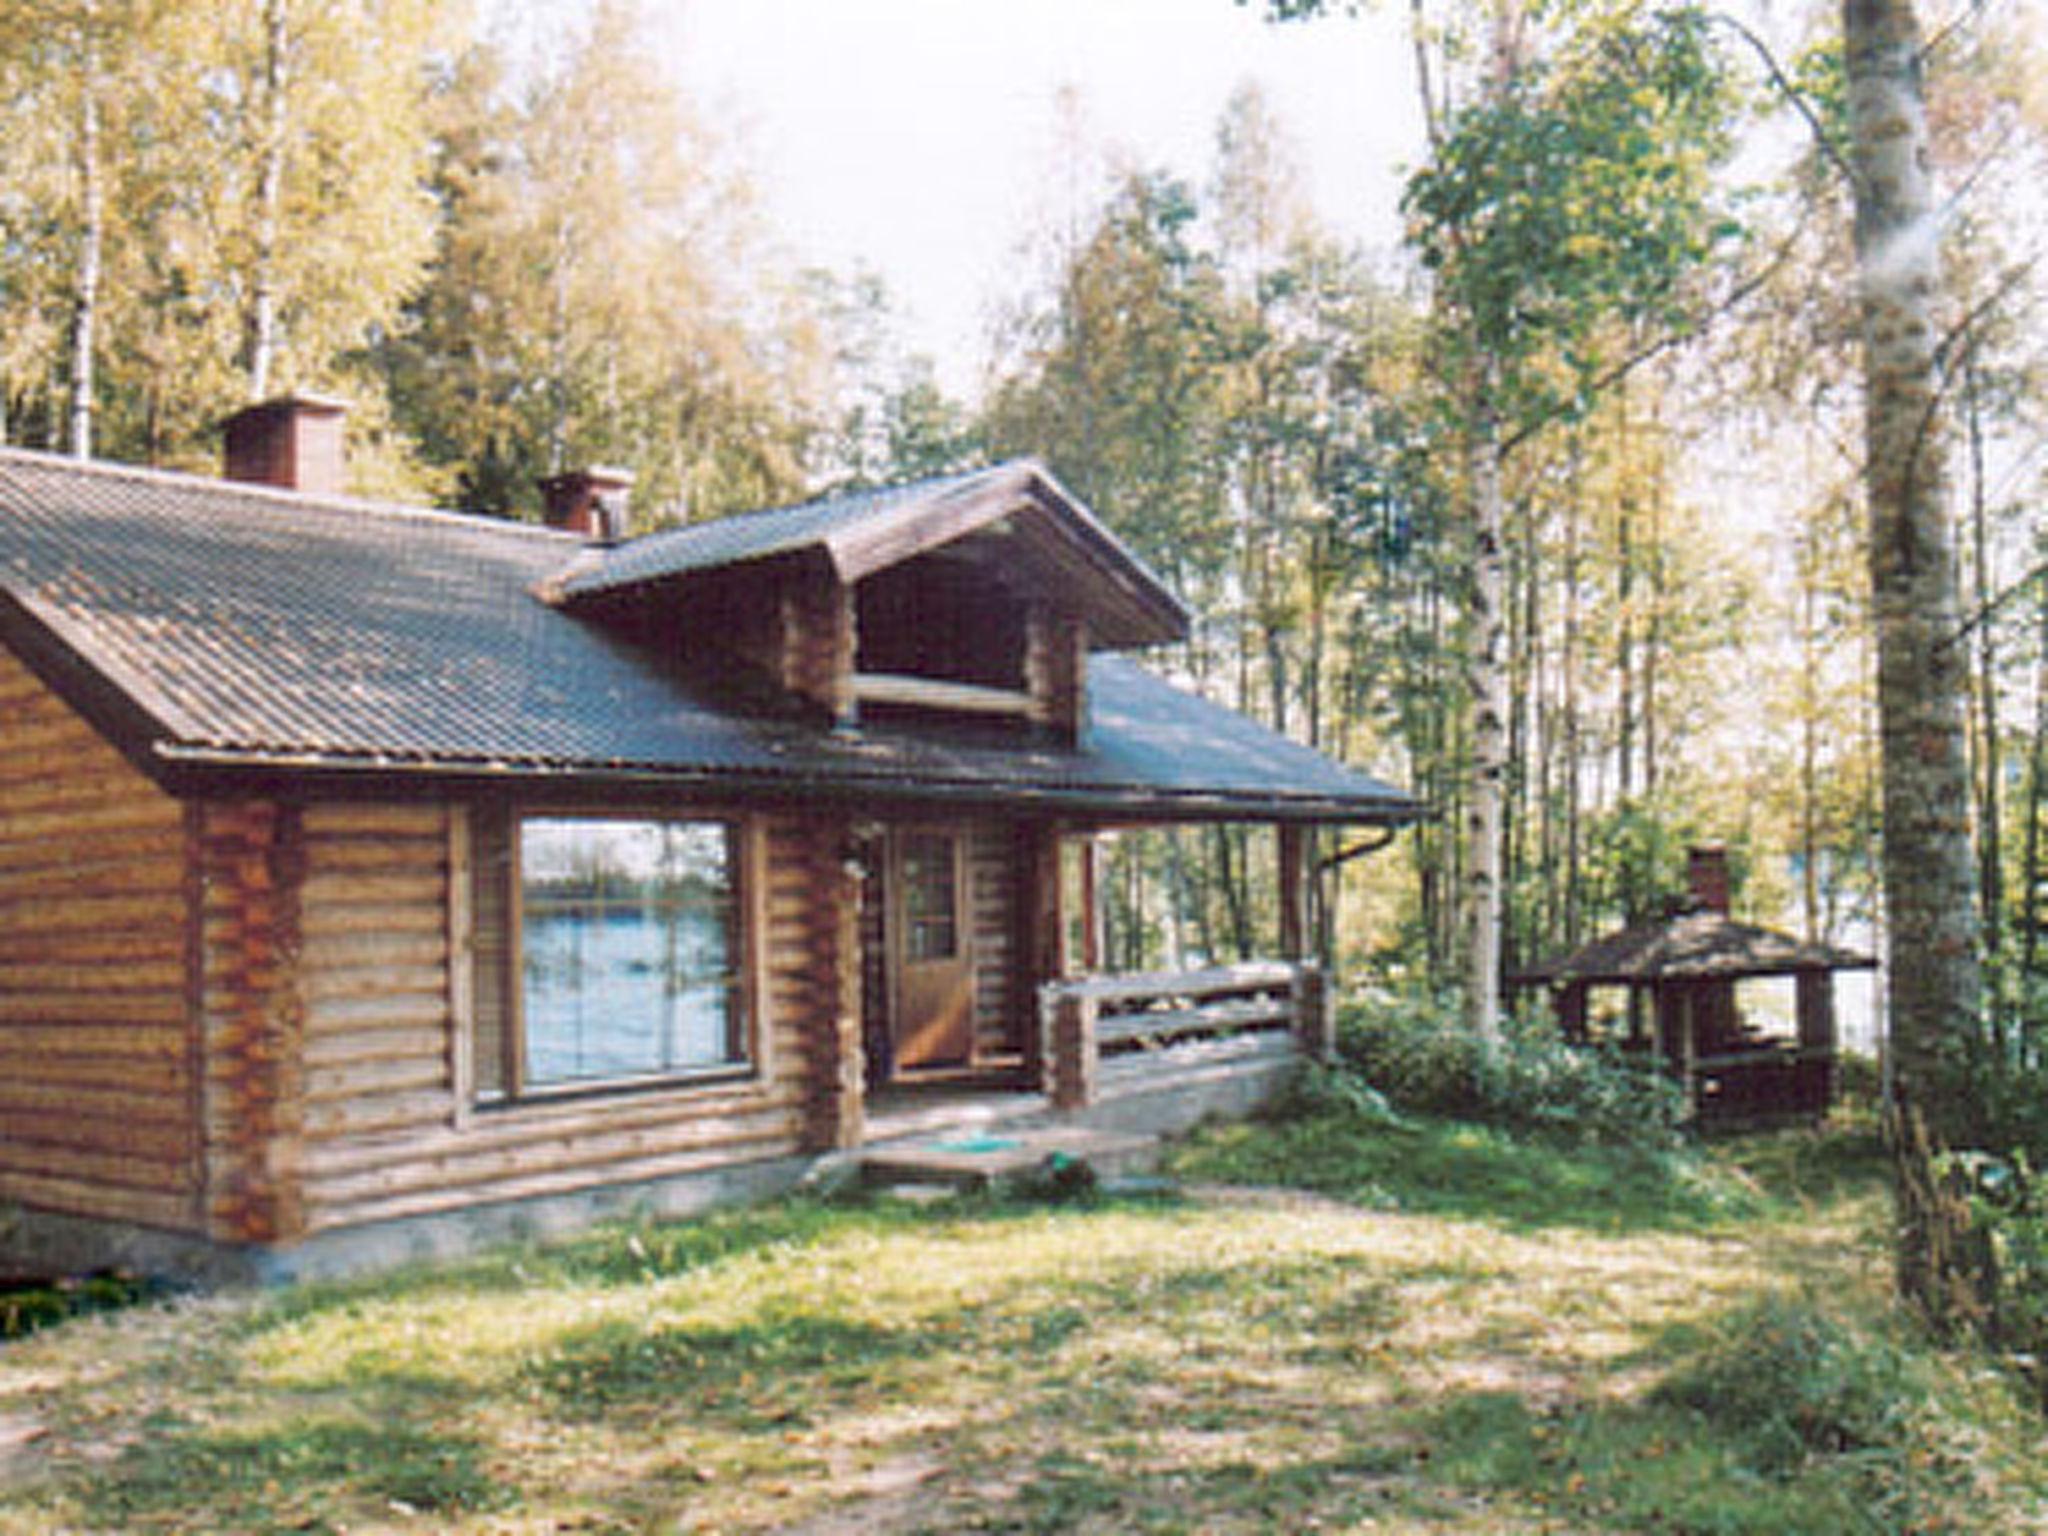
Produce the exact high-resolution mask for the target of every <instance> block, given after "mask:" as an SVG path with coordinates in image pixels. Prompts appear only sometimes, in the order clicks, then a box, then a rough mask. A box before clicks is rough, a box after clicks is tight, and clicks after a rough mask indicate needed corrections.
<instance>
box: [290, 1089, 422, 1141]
mask: <svg viewBox="0 0 2048 1536" xmlns="http://www.w3.org/2000/svg"><path fill="white" fill-rule="evenodd" d="M454 1107H455V1106H454V1101H453V1100H452V1099H450V1098H449V1096H448V1095H447V1094H446V1093H440V1092H415V1093H380V1094H375V1095H370V1096H365V1097H355V1098H345V1099H338V1100H322V1101H320V1102H318V1103H309V1104H307V1106H306V1110H305V1117H304V1122H303V1133H304V1136H305V1139H306V1142H307V1144H308V1146H311V1145H313V1144H315V1143H318V1142H323V1141H338V1140H342V1139H344V1138H350V1137H360V1136H371V1135H378V1134H387V1133H393V1132H417V1131H430V1130H433V1129H435V1128H438V1127H440V1126H443V1125H446V1124H447V1123H448V1122H449V1120H450V1118H451V1116H452V1114H453V1111H454Z"/></svg>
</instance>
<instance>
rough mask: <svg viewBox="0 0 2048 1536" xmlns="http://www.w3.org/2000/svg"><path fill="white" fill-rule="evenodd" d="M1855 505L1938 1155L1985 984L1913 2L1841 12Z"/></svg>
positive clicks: (1900, 1003)
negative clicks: (1851, 230) (1854, 350)
mask: <svg viewBox="0 0 2048 1536" xmlns="http://www.w3.org/2000/svg"><path fill="white" fill-rule="evenodd" d="M1842 43H1843V58H1844V65H1845V69H1846V77H1847V89H1848V107H1849V129H1850V146H1851V169H1852V171H1853V185H1854V192H1855V242H1856V277H1857V293H1858V297H1859V300H1860V305H1861V316H1862V333H1863V349H1864V350H1863V368H1864V454H1865V459H1864V494H1865V497H1866V499H1867V501H1868V515H1869V521H1870V583H1871V601H1872V609H1873V615H1874V619H1875V627H1876V633H1877V688H1878V721H1879V728H1878V734H1879V751H1880V761H1881V765H1882V766H1881V773H1882V799H1883V828H1884V833H1883V837H1884V841H1883V868H1884V892H1885V906H1886V913H1887V919H1888V922H1887V930H1886V959H1887V988H1888V994H1889V1003H1890V1017H1891V1029H1892V1049H1893V1052H1894V1061H1895V1064H1896V1071H1897V1082H1898V1085H1899V1087H1900V1089H1901V1092H1902V1094H1903V1096H1904V1098H1905V1099H1906V1101H1907V1103H1908V1104H1909V1105H1911V1106H1914V1107H1917V1108H1918V1109H1919V1110H1920V1111H1921V1112H1922V1113H1923V1114H1924V1115H1925V1116H1926V1118H1927V1121H1928V1124H1929V1127H1930V1129H1931V1130H1932V1131H1933V1132H1934V1134H1935V1135H1936V1136H1937V1137H1938V1138H1939V1139H1941V1140H1943V1141H1945V1142H1947V1143H1948V1144H1950V1145H1961V1144H1968V1143H1969V1142H1970V1141H1972V1140H1973V1138H1974V1133H1975V1131H1976V1129H1977V1126H1976V1123H1975V1116H1974V1113H1973V1106H1972V1102H1971V1100H1972V1096H1971V1094H1970V1093H1969V1092H1968V1090H1967V1085H1968V1081H1969V1076H1970V1072H1971V1068H1972V1065H1973V1055H1974V1046H1975V1042H1976V1040H1977V1038H1978V1034H1979V1013H1980V1009H1981V1005H1982V990H1983V989H1982V975H1981V966H1980V959H1979V954H1978V942H1977V941H1978V926H1977V911H1976V893H1975V889H1974V886H1975V880H1974V876H1973V871H1972V868H1971V849H1970V829H1969V822H1968V817H1969V805H1970V780H1969V772H1968V768H1967V764H1966V760H1965V754H1964V744H1963V709H1962V700H1963V693H1964V689H1965V688H1966V686H1967V677H1966V668H1967V659H1968V658H1967V650H1966V647H1965V646H1963V645H1962V644H1961V643H1959V636H1958V623H1957V613H1956V570H1955V556H1954V551H1953V548H1952V543H1951V536H1950V531H1949V518H1948V507H1947V504H1946V495H1947V468H1946V463H1945V459H1944V453H1943V431H1942V424H1941V421H1940V419H1939V413H1940V406H1941V399H1940V379H1939V371H1938V366H1939V349H1940V346H1941V339H1942V338H1941V330H1940V324H1939V321H1938V317H1937V313H1936V303H1937V300H1938V297H1939V292H1940V260H1939V257H1940V246H1941V240H1940V228H1939V220H1938V216H1937V213H1936V209H1935V202H1934V190H1933V185H1932V177H1931V174H1930V170H1929V152H1928V135H1927V116H1926V107H1925V100H1924V96H1923V85H1922V64H1923V60H1922V53H1921V41H1920V32H1919V24H1918V19H1917V17H1916V15H1915V13H1914V7H1913V4H1912V0H1844V3H1843V6H1842Z"/></svg>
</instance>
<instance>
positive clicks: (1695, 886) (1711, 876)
mask: <svg viewBox="0 0 2048 1536" xmlns="http://www.w3.org/2000/svg"><path fill="white" fill-rule="evenodd" d="M1686 884H1687V885H1688V886H1690V887H1691V891H1692V901H1693V905H1694V906H1695V907H1697V908H1699V909H1700V910H1702V911H1706V912H1719V913H1720V914H1721V915H1722V916H1724V917H1725V916H1727V914H1728V904H1729V903H1728V896H1729V890H1728V850H1727V849H1726V848H1724V847H1722V846H1721V845H1720V844H1719V843H1711V844H1707V845H1705V846H1703V847H1699V848H1692V849H1689V850H1687V853H1686Z"/></svg>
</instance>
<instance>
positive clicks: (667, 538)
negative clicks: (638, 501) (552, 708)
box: [562, 466, 1002, 597]
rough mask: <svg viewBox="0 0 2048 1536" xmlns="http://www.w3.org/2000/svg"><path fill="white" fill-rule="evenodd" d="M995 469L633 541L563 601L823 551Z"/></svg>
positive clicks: (577, 578) (570, 586) (588, 568)
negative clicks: (854, 531) (836, 539)
mask: <svg viewBox="0 0 2048 1536" xmlns="http://www.w3.org/2000/svg"><path fill="white" fill-rule="evenodd" d="M1001 468H1002V466H998V467H996V468H990V469H977V470H970V471H968V472H966V473H964V474H955V475H943V476H939V477H937V478H935V479H931V480H921V481H918V482H916V483H915V484H912V485H898V486H889V487H885V488H882V489H879V490H867V491H846V492H841V493H839V494H837V495H832V496H822V497H819V498H817V499H816V500H813V501H807V502H803V503H801V504H799V505H796V506H789V507H774V508H770V509H768V510H765V511H760V512H742V513H739V514H738V515H736V516H733V517H721V518H716V519H714V520H712V521H711V522H708V523H691V524H689V525H687V526H685V527H681V528H668V529H664V530H663V531H661V532H659V533H651V534H648V535H647V536H646V537H644V538H638V539H633V540H631V541H630V542H628V543H625V544H621V545H619V546H617V547H616V548H613V549H608V550H604V551H602V552H601V553H598V552H594V555H593V558H591V559H589V560H588V561H586V562H584V563H582V564H581V565H580V567H579V569H578V570H577V571H576V572H575V573H574V574H573V575H571V576H568V577H567V578H565V579H564V580H563V582H562V591H563V593H564V594H565V595H567V596H570V597H585V596H594V595H595V594H597V593H600V592H611V591H616V590H617V589H619V588H620V587H628V586H637V585H639V584H641V583H644V582H649V581H658V580H661V579H663V578H665V577H670V576H683V575H692V574H695V573H697V572H701V571H713V570H722V569H724V568H726V567H728V566H734V565H743V564H747V563H749V562H752V561H755V560H768V559H773V558H774V557H776V556H778V555H785V554H792V553H794V552H795V551H797V550H800V549H809V548H815V547H820V546H825V547H829V543H830V540H831V538H832V536H833V535H834V534H836V533H838V532H840V531H842V530H844V529H847V528H854V527H858V526H860V525H861V524H863V523H865V522H868V521H870V520H872V519H874V518H877V517H881V516H885V515H888V514H891V513H895V512H899V511H901V510H902V509H904V508H906V507H912V506H917V505H920V504H923V505H929V504H931V503H933V502H937V501H941V500H943V499H944V498H946V497H947V496H949V495H951V494H953V493H956V492H959V491H961V490H968V489H973V488H975V487H977V486H982V485H988V484H991V483H993V482H994V481H995V480H996V479H997V477H998V475H999V473H1000V470H1001Z"/></svg>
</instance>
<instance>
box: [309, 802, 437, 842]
mask: <svg viewBox="0 0 2048 1536" xmlns="http://www.w3.org/2000/svg"><path fill="white" fill-rule="evenodd" d="M300 824H301V825H302V826H303V827H304V828H305V830H306V834H307V836H309V837H318V836H322V835H329V834H360V833H372V834H377V833H386V834H397V835H399V836H406V835H412V836H418V837H427V836H438V835H440V834H441V833H443V832H444V831H445V830H446V829H447V825H448V811H447V809H446V808H445V807H443V806H439V805H398V804H392V803H389V802H384V803H377V802H370V801H361V802H358V801H350V800H340V801H333V802H328V803H323V804H320V805H309V806H307V807H306V809H305V811H304V813H303V814H302V817H301V822H300Z"/></svg>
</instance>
